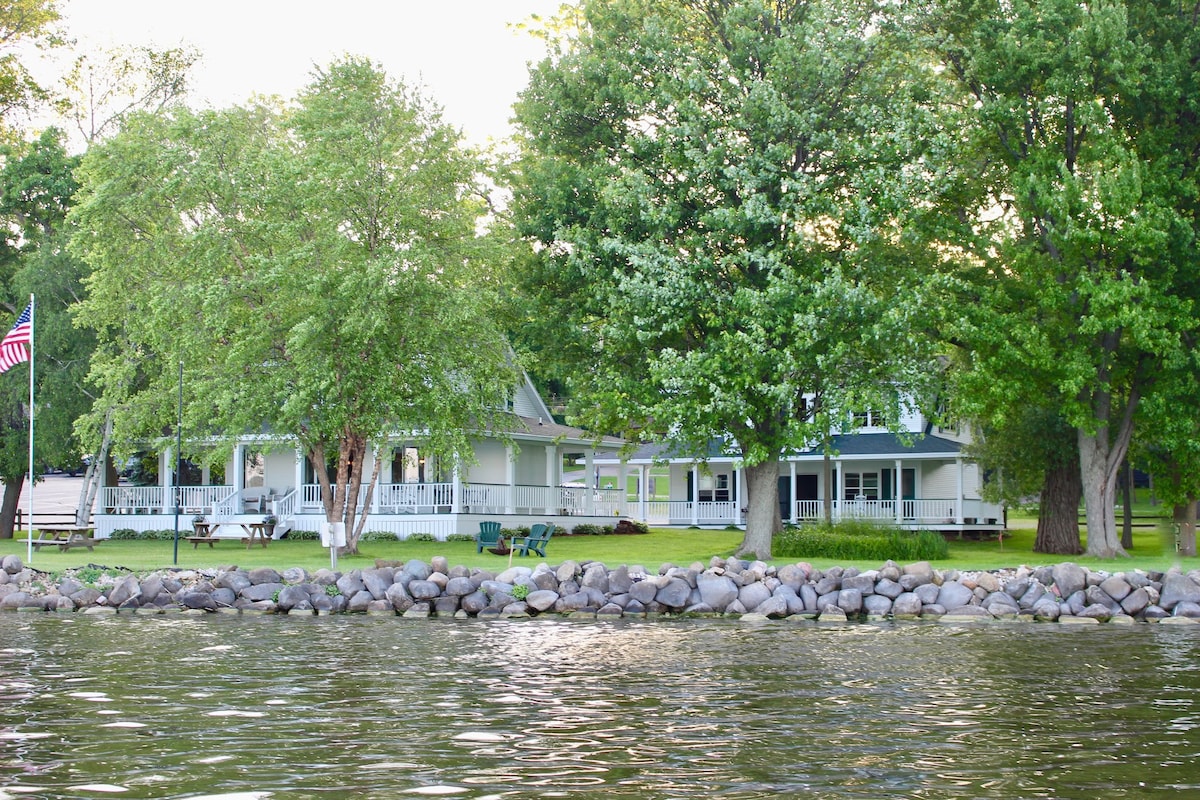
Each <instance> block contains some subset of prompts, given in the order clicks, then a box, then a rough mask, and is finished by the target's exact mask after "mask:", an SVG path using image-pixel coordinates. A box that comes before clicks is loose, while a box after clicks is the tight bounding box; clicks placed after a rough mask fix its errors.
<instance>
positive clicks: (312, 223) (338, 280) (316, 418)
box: [73, 58, 516, 550]
mask: <svg viewBox="0 0 1200 800" xmlns="http://www.w3.org/2000/svg"><path fill="white" fill-rule="evenodd" d="M478 169H479V162H478V159H477V158H475V157H474V155H473V154H472V153H470V152H468V151H467V150H465V149H464V148H463V147H462V145H461V143H460V137H459V134H458V133H457V132H456V131H455V130H453V129H452V128H450V127H449V126H447V125H446V124H445V123H443V122H442V121H441V119H440V116H439V112H438V111H437V109H436V108H435V107H433V106H432V105H431V104H430V103H429V102H428V101H427V100H426V99H424V98H423V97H422V96H421V95H420V94H419V93H417V92H414V91H413V90H411V89H410V88H408V87H407V86H405V85H403V84H401V83H397V82H393V81H391V80H389V79H388V78H387V76H386V75H384V74H383V73H382V71H380V70H379V68H378V67H377V66H375V65H374V64H371V63H370V62H368V61H364V60H361V59H356V58H347V59H345V60H341V61H338V62H335V63H334V64H332V65H331V66H329V67H328V68H327V69H324V70H320V71H318V72H317V73H316V74H315V76H314V78H313V80H312V82H311V83H310V84H309V85H308V87H307V88H306V89H305V90H304V91H303V92H301V94H300V95H299V97H297V98H296V100H295V102H294V103H293V104H292V105H290V106H287V107H284V106H280V105H275V104H273V103H269V102H266V101H263V102H260V103H256V104H253V105H250V106H248V107H245V108H230V109H225V110H220V111H206V112H200V113H196V112H192V111H188V110H184V109H179V110H175V111H173V112H172V113H169V114H165V115H148V114H143V115H136V116H133V117H131V118H130V119H129V120H127V122H126V125H125V127H124V129H123V130H122V132H121V133H120V134H118V135H117V136H115V137H113V138H112V139H111V140H110V141H107V142H104V143H103V144H101V145H99V146H97V147H94V148H92V149H91V150H90V151H89V152H88V154H87V156H86V158H85V160H84V163H83V165H82V166H81V168H80V170H79V175H80V176H81V182H82V190H81V197H82V200H81V202H80V204H79V206H78V207H77V209H76V211H75V213H74V214H73V219H74V220H75V222H76V223H77V224H78V231H79V233H78V235H77V237H76V239H75V246H76V247H77V248H78V250H79V252H80V253H81V254H82V255H83V256H84V257H85V258H86V259H87V260H88V261H89V263H91V264H92V265H93V266H94V268H95V272H94V273H93V275H92V277H91V278H90V280H89V283H88V297H87V298H86V299H85V301H84V302H83V303H82V305H81V306H80V318H81V320H82V321H84V322H85V323H87V324H89V325H91V326H94V327H95V328H96V329H97V330H98V332H99V335H100V339H101V347H100V350H99V351H98V356H97V358H96V359H94V362H93V377H94V378H95V380H96V381H97V382H98V384H99V386H100V387H101V388H102V390H103V393H104V397H103V401H102V403H101V404H99V405H98V406H97V410H98V411H99V410H100V409H102V408H107V406H106V405H104V404H105V403H111V404H112V405H113V406H114V407H115V408H116V409H117V412H116V416H115V427H116V431H117V433H116V435H117V437H118V439H119V440H123V441H130V440H134V439H139V438H141V439H157V438H159V437H160V436H161V433H162V431H163V429H164V427H169V426H173V420H174V418H175V409H174V399H175V390H174V386H175V382H176V380H177V370H178V365H179V364H180V363H182V364H183V365H184V375H185V378H184V380H185V395H186V397H187V398H189V399H188V400H187V401H186V402H185V421H184V427H185V429H186V430H187V432H188V435H189V438H193V439H195V438H204V437H207V436H213V437H221V438H223V439H224V440H225V441H231V439H232V437H234V436H236V435H238V434H243V433H247V432H256V431H260V430H261V429H262V427H263V426H264V425H266V426H267V427H268V428H269V429H271V430H272V431H274V432H275V433H277V434H289V435H291V436H294V437H296V439H297V440H298V441H299V443H300V446H301V447H302V449H303V450H304V452H305V453H306V454H307V456H308V458H309V460H310V462H311V463H312V466H313V472H314V474H315V475H316V477H317V479H318V481H320V482H321V484H322V488H323V497H324V500H325V504H326V515H327V518H328V519H329V521H331V522H334V521H341V522H345V523H346V526H347V532H348V534H349V540H350V541H349V549H350V550H355V549H356V545H357V539H358V535H359V533H360V532H361V527H356V525H355V522H356V520H359V521H361V520H362V519H363V517H362V516H361V515H362V510H363V508H364V507H365V505H366V504H368V503H369V502H370V494H369V492H370V491H371V489H373V486H374V483H375V481H376V478H377V473H374V474H372V475H371V476H370V477H369V478H368V477H367V476H365V475H364V473H363V466H364V464H366V463H367V461H368V459H367V447H368V443H369V442H372V441H374V442H378V441H380V439H381V437H383V436H385V435H387V434H389V433H393V432H396V431H404V432H411V433H412V435H415V436H418V437H422V438H423V439H424V441H425V443H426V445H427V446H428V447H429V448H430V449H432V450H433V451H434V452H436V453H438V454H440V455H442V456H443V458H445V459H446V462H447V463H449V462H451V461H455V460H462V459H465V458H467V457H468V456H469V453H470V447H469V444H468V441H467V436H468V434H469V431H471V430H474V429H478V428H481V427H487V426H489V425H493V426H495V425H499V420H500V419H501V417H500V414H499V411H500V410H501V409H502V408H503V407H504V404H505V402H506V399H507V397H508V394H509V392H510V390H511V387H512V386H513V385H515V381H516V374H515V372H514V368H513V364H512V363H511V360H510V358H509V351H508V349H507V347H506V345H505V342H504V340H503V337H502V336H501V335H500V333H499V332H498V330H497V328H496V325H495V324H494V323H493V321H492V320H491V318H490V317H489V315H488V313H487V311H488V307H489V301H490V299H491V293H490V292H489V291H487V290H486V289H483V288H480V287H483V286H489V285H493V284H491V283H490V282H489V279H490V278H491V275H490V274H489V270H490V269H491V266H490V262H489V257H490V255H491V253H490V250H489V245H488V242H487V241H486V239H484V238H482V237H480V236H479V235H478V234H477V225H478V222H479V220H480V217H481V216H482V214H483V212H484V210H485V205H484V204H483V203H482V202H481V201H480V196H479V194H478V192H477V187H476V185H475V184H476V180H477V177H478ZM328 462H332V463H334V464H335V465H336V470H335V472H336V478H335V479H334V480H333V481H330V480H329V477H328V474H327V470H326V467H327V463H328ZM378 462H379V459H376V463H377V464H378ZM364 483H365V484H366V485H367V486H368V487H369V488H368V493H367V495H366V499H365V500H364V501H362V503H360V496H361V493H360V487H362V486H363V485H364Z"/></svg>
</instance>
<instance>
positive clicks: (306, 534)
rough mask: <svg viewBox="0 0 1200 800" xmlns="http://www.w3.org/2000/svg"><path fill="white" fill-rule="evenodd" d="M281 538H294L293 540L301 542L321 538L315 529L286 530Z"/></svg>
mask: <svg viewBox="0 0 1200 800" xmlns="http://www.w3.org/2000/svg"><path fill="white" fill-rule="evenodd" d="M283 538H285V539H295V540H297V541H301V542H315V541H317V540H318V539H320V538H321V534H319V533H317V532H316V531H302V530H296V531H288V532H287V533H285V534H284V535H283Z"/></svg>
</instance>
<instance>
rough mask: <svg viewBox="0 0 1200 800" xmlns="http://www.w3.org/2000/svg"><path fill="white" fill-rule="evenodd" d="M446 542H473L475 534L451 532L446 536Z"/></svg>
mask: <svg viewBox="0 0 1200 800" xmlns="http://www.w3.org/2000/svg"><path fill="white" fill-rule="evenodd" d="M446 541H447V542H473V541H475V534H473V533H452V534H450V535H449V536H447V537H446Z"/></svg>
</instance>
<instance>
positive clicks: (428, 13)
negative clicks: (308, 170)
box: [62, 0, 561, 144]
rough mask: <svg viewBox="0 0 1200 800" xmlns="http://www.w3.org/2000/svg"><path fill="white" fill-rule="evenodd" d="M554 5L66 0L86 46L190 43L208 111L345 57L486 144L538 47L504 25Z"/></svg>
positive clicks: (454, 0)
mask: <svg viewBox="0 0 1200 800" xmlns="http://www.w3.org/2000/svg"><path fill="white" fill-rule="evenodd" d="M560 3H561V0H448V2H447V1H442V2H439V1H438V0H336V1H335V2H329V1H328V0H325V1H324V2H313V1H312V0H205V1H204V2H187V1H186V0H63V3H62V9H63V14H64V17H65V21H66V26H67V30H68V32H69V34H70V35H71V36H72V37H74V38H76V39H78V40H79V41H80V44H81V45H82V46H83V47H84V48H86V47H87V46H88V45H93V46H103V47H108V46H112V45H114V44H128V45H140V44H151V45H155V46H156V47H159V48H165V47H172V46H176V45H179V44H181V43H183V44H191V45H194V46H195V47H197V48H198V49H199V50H200V51H201V53H202V54H203V60H202V61H201V63H200V64H199V66H198V67H197V68H196V71H195V72H194V74H193V82H192V85H193V93H194V95H195V97H196V98H197V99H198V100H199V101H200V102H201V103H202V104H207V105H213V106H217V107H221V106H228V105H232V104H235V103H241V102H243V101H245V100H246V99H247V98H249V97H250V96H251V95H253V94H256V93H258V94H278V95H282V96H284V97H291V96H293V95H295V93H296V91H297V90H298V89H299V88H300V87H302V86H303V85H304V84H305V83H307V82H308V79H309V77H310V75H311V72H312V69H313V67H314V65H322V66H323V65H325V64H328V63H329V62H330V61H331V60H333V59H334V58H335V57H337V56H340V55H343V54H346V53H351V54H354V55H365V56H368V57H370V58H371V59H373V60H375V61H377V62H379V63H381V64H382V65H383V67H384V69H385V70H387V72H388V73H389V75H391V76H393V77H403V78H404V79H405V80H406V81H407V82H409V83H415V82H419V83H421V84H422V85H424V86H425V87H426V94H428V95H429V96H431V97H433V98H434V100H436V101H437V102H438V103H439V104H441V105H442V107H443V108H444V109H445V116H446V119H447V121H448V122H450V123H452V124H454V125H457V126H458V127H460V128H462V129H463V131H464V133H465V134H466V136H467V138H468V139H469V140H470V141H472V142H474V143H476V144H482V143H485V142H486V141H487V140H488V139H489V138H497V139H498V138H503V137H504V136H506V135H507V134H508V132H509V130H510V129H509V126H508V119H509V117H510V116H511V106H512V102H513V100H515V99H516V94H517V92H519V91H520V90H521V89H522V88H524V86H525V83H526V64H527V62H530V61H536V60H538V59H539V58H540V57H541V55H542V52H543V50H542V45H541V43H540V42H539V41H538V40H536V39H534V38H533V37H531V36H530V35H529V34H528V33H526V32H524V31H518V30H514V29H513V28H512V27H511V26H512V24H513V23H519V22H521V21H523V20H525V19H527V18H528V17H529V16H530V15H531V14H538V15H541V16H542V17H548V16H551V15H552V14H553V13H554V12H555V11H556V10H557V8H558V7H559V5H560Z"/></svg>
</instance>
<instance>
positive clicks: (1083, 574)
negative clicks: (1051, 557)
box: [1050, 561, 1087, 597]
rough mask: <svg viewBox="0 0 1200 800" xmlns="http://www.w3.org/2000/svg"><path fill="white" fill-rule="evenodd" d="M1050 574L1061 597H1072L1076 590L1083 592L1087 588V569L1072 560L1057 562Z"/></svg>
mask: <svg viewBox="0 0 1200 800" xmlns="http://www.w3.org/2000/svg"><path fill="white" fill-rule="evenodd" d="M1050 576H1051V580H1052V581H1053V582H1054V585H1055V587H1057V588H1058V595H1059V597H1070V596H1071V595H1073V594H1075V592H1081V591H1083V590H1084V589H1086V588H1087V570H1085V569H1084V568H1083V567H1081V566H1079V565H1078V564H1073V563H1071V562H1070V561H1064V562H1063V563H1061V564H1055V565H1054V567H1053V568H1051V570H1050Z"/></svg>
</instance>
